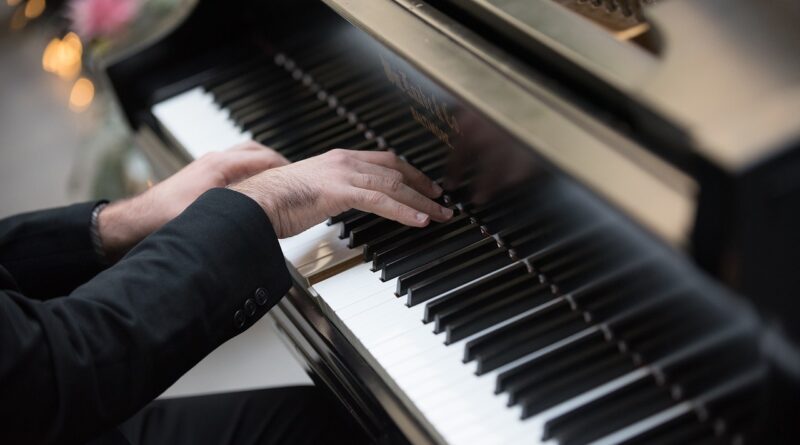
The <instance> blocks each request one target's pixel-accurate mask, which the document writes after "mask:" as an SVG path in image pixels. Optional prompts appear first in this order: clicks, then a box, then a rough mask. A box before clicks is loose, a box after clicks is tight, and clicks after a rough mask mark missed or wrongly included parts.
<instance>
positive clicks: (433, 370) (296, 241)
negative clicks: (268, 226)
mask: <svg viewBox="0 0 800 445" xmlns="http://www.w3.org/2000/svg"><path fill="white" fill-rule="evenodd" d="M799 5H800V4H798V3H797V2H795V1H793V0H774V1H769V2H766V1H747V0H424V1H423V0H323V1H310V0H309V1H299V0H295V1H291V2H288V1H286V2H278V1H254V0H236V1H232V0H229V1H211V0H205V1H201V2H198V4H197V5H196V6H195V7H194V8H193V9H192V10H191V11H190V12H188V13H187V15H186V16H185V17H183V18H182V19H181V20H180V21H179V23H177V24H176V25H175V26H174V27H172V28H171V29H170V30H169V31H168V32H166V33H165V34H164V35H159V36H154V37H153V38H152V39H151V40H150V41H146V42H140V43H139V44H138V45H137V46H136V47H133V48H129V49H128V50H127V51H126V52H125V53H124V54H123V55H118V56H117V57H116V58H115V59H111V60H108V61H107V62H106V64H105V66H104V67H103V73H104V74H105V76H106V80H107V81H108V82H109V83H110V85H111V86H112V87H113V90H114V91H115V93H116V95H117V98H118V100H119V104H120V106H121V108H122V111H123V112H124V114H125V116H126V117H127V120H128V122H129V124H130V126H131V128H132V130H133V131H134V132H135V134H136V137H137V139H138V141H139V143H140V144H139V145H140V146H141V148H142V150H143V151H144V152H145V154H146V155H147V156H148V158H149V159H150V160H151V161H152V163H153V165H154V167H155V168H156V170H157V171H158V173H159V175H161V176H166V175H168V174H170V173H172V172H173V171H175V170H176V169H178V168H180V167H181V166H183V165H185V164H186V163H188V162H190V161H191V160H192V159H194V158H197V157H199V156H202V155H203V154H205V153H207V152H209V151H213V150H219V149H223V148H226V147H227V146H230V145H233V144H235V143H237V142H241V141H244V140H248V139H255V140H257V141H259V142H261V143H263V144H265V145H268V146H270V147H273V148H274V149H276V150H278V151H279V152H281V153H282V154H283V155H284V156H286V157H287V158H289V159H290V160H292V161H297V160H301V159H304V158H307V157H310V156H314V155H317V154H320V153H323V152H325V151H326V150H329V149H332V148H337V147H344V148H350V149H356V150H392V151H394V152H395V153H397V154H398V155H399V156H402V157H403V158H404V159H406V160H407V161H408V162H410V163H411V164H413V165H415V166H416V167H418V168H419V169H421V170H422V171H423V172H425V173H426V174H427V175H429V176H430V177H431V178H433V179H435V180H437V181H439V182H440V183H441V184H442V185H443V186H444V187H445V190H446V193H445V196H444V197H443V200H444V202H445V203H446V204H447V205H448V206H450V207H451V208H453V209H454V210H455V212H456V217H454V218H453V219H452V220H451V221H448V222H447V223H442V224H432V225H430V226H429V227H426V228H424V229H411V228H407V227H402V226H400V225H398V224H397V223H394V222H392V221H387V220H384V219H381V218H378V217H376V216H374V215H370V214H365V213H362V212H359V211H348V212H345V213H343V214H341V215H336V216H333V217H332V218H331V219H330V220H329V221H328V222H327V223H324V224H321V225H319V226H317V227H314V228H312V229H310V230H309V231H307V232H305V233H303V234H301V235H298V236H296V237H293V238H290V239H286V240H282V241H281V243H282V248H283V250H284V254H285V255H286V259H287V261H288V263H289V264H290V269H291V271H292V274H293V278H294V287H293V288H292V290H291V292H290V294H289V295H287V296H286V298H285V299H284V300H282V302H281V303H280V304H279V305H278V306H276V308H275V309H273V311H272V312H271V316H272V317H274V318H275V321H276V325H277V327H278V329H279V330H280V331H281V333H282V334H283V335H284V337H285V339H286V340H287V342H288V343H289V344H290V345H291V348H292V350H293V351H294V352H296V353H297V355H298V356H299V357H300V358H301V359H302V361H303V362H305V363H306V365H307V369H308V370H309V372H310V374H311V375H312V377H313V378H314V379H315V381H316V382H317V383H318V384H320V385H322V386H324V387H327V388H329V389H330V390H331V391H332V392H333V393H334V394H335V395H336V396H337V398H338V399H339V400H340V401H341V403H342V405H343V407H345V408H346V409H347V410H348V411H349V412H350V413H351V414H352V416H353V417H354V419H355V420H356V421H357V422H358V423H359V424H360V425H361V426H362V427H363V429H364V430H365V431H366V432H367V434H368V435H369V436H370V437H371V438H372V439H374V441H375V442H376V443H414V444H429V443H430V444H445V443H448V444H493V443H498V444H511V443H550V444H585V443H594V444H626V445H630V444H673V443H674V444H701V443H702V444H706V443H709V444H712V443H713V444H723V443H725V444H778V443H797V442H798V441H800V434H798V425H799V424H800V422H798V413H800V411H798V408H800V349H799V348H800V346H799V345H800V307H798V303H797V298H798V295H797V292H798V291H797V289H799V288H800V273H798V272H797V271H796V268H797V267H798V265H800V230H798V228H800V206H798V203H800V57H798V55H800V28H798V26H797V23H800V6H799Z"/></svg>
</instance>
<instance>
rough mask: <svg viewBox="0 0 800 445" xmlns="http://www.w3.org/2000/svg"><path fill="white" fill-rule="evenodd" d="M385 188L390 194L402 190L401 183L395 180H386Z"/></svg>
mask: <svg viewBox="0 0 800 445" xmlns="http://www.w3.org/2000/svg"><path fill="white" fill-rule="evenodd" d="M386 188H387V189H389V191H391V192H392V193H396V192H399V191H400V190H401V189H402V188H403V181H401V180H399V179H397V178H387V179H386Z"/></svg>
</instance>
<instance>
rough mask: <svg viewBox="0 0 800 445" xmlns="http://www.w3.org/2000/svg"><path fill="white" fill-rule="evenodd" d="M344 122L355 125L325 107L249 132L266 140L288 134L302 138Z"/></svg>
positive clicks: (284, 136)
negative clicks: (301, 116)
mask: <svg viewBox="0 0 800 445" xmlns="http://www.w3.org/2000/svg"><path fill="white" fill-rule="evenodd" d="M346 123H349V124H350V125H355V124H354V123H353V122H350V121H349V120H348V118H347V117H346V116H340V115H338V114H336V113H334V112H333V110H330V109H327V110H317V111H315V112H314V113H309V116H308V117H303V118H302V119H296V120H295V121H293V122H291V123H284V124H282V125H279V126H277V127H275V128H271V129H261V130H256V129H253V130H251V132H252V133H253V135H254V137H255V138H257V139H263V140H267V141H269V140H276V139H284V138H286V137H287V136H289V135H291V136H294V137H295V138H303V137H307V136H310V135H315V134H318V133H320V132H322V131H324V130H327V129H329V128H332V127H335V126H337V125H343V124H346ZM295 140H296V139H295Z"/></svg>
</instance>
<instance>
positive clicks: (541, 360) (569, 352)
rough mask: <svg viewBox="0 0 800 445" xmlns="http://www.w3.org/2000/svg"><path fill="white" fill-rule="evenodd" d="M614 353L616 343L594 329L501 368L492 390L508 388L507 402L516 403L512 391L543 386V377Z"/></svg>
mask: <svg viewBox="0 0 800 445" xmlns="http://www.w3.org/2000/svg"><path fill="white" fill-rule="evenodd" d="M616 353H617V349H616V345H615V344H614V343H612V342H609V341H608V340H607V339H606V338H605V336H604V335H603V333H602V331H600V330H596V331H595V332H593V333H591V334H589V335H584V336H582V337H580V338H577V339H575V340H574V341H571V342H568V343H566V344H564V345H561V346H560V347H558V348H555V349H552V350H550V351H549V352H547V353H545V354H542V355H539V356H534V357H533V358H532V359H530V360H527V361H524V362H523V363H520V364H518V365H517V366H515V367H513V368H511V369H509V370H506V371H503V372H502V373H501V374H499V375H498V376H497V381H496V384H495V393H496V394H499V393H501V392H503V391H508V392H509V400H508V401H509V405H513V404H515V403H516V398H515V397H514V395H515V394H519V392H520V391H522V390H525V389H528V388H534V387H537V386H543V382H546V381H547V379H552V378H554V377H555V376H558V375H560V374H562V373H564V372H569V371H571V370H572V369H576V368H578V367H580V366H584V365H585V363H587V362H588V363H591V362H594V361H595V360H597V359H598V358H600V357H603V356H606V355H609V354H616Z"/></svg>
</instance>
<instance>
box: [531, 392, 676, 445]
mask: <svg viewBox="0 0 800 445" xmlns="http://www.w3.org/2000/svg"><path fill="white" fill-rule="evenodd" d="M653 389H658V390H660V391H663V390H664V389H663V388H661V387H659V385H658V383H657V382H656V381H655V380H654V379H653V378H652V377H643V378H640V379H637V380H635V381H633V382H630V383H629V384H627V385H624V386H622V387H621V388H617V389H616V390H614V391H611V392H610V393H608V394H606V395H604V396H602V397H599V398H597V399H594V400H592V401H591V402H589V403H586V404H584V405H581V406H579V407H577V408H576V409H573V410H572V411H568V412H566V413H564V414H561V415H560V416H557V417H554V418H552V419H550V420H548V421H547V422H546V423H545V424H544V428H543V433H542V440H550V439H552V438H554V437H557V438H559V439H560V440H563V437H564V433H565V431H566V430H569V429H574V428H575V427H576V426H579V425H581V423H582V422H583V421H584V419H586V418H589V417H591V416H592V415H593V413H596V412H597V411H602V410H606V409H608V407H609V406H613V404H614V402H618V401H619V400H624V399H625V398H626V397H629V396H631V395H635V394H637V393H645V392H648V391H652V390H653Z"/></svg>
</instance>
